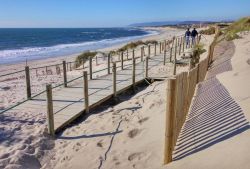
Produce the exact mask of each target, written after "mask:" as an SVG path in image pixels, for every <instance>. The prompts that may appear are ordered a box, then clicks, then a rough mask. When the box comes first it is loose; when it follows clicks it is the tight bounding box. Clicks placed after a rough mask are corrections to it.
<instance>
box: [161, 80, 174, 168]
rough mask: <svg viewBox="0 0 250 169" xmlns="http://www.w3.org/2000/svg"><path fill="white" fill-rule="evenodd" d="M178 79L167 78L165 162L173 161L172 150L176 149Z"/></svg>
mask: <svg viewBox="0 0 250 169" xmlns="http://www.w3.org/2000/svg"><path fill="white" fill-rule="evenodd" d="M176 86H177V84H176V79H168V80H167V105H166V122H165V125H166V127H165V147H164V164H168V163H170V162H171V161H172V152H173V150H174V124H175V109H176V106H175V105H176V91H177V87H176Z"/></svg>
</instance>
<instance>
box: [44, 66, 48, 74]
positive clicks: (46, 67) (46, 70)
mask: <svg viewBox="0 0 250 169" xmlns="http://www.w3.org/2000/svg"><path fill="white" fill-rule="evenodd" d="M45 72H46V75H48V66H45Z"/></svg>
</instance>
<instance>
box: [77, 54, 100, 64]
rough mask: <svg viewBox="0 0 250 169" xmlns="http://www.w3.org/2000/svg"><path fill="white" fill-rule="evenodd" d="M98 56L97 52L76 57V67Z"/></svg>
mask: <svg viewBox="0 0 250 169" xmlns="http://www.w3.org/2000/svg"><path fill="white" fill-rule="evenodd" d="M96 54H97V52H90V51H87V52H84V53H81V54H80V55H78V56H77V57H76V60H75V67H79V66H81V65H82V64H83V63H85V62H86V61H87V60H88V59H89V57H92V58H93V57H95V56H96Z"/></svg>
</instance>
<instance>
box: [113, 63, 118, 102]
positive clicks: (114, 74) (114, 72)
mask: <svg viewBox="0 0 250 169" xmlns="http://www.w3.org/2000/svg"><path fill="white" fill-rule="evenodd" d="M113 96H114V97H116V96H117V94H116V63H115V62H114V63H113Z"/></svg>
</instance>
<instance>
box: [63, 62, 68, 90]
mask: <svg viewBox="0 0 250 169" xmlns="http://www.w3.org/2000/svg"><path fill="white" fill-rule="evenodd" d="M63 84H64V87H67V86H68V84H67V70H66V61H65V60H64V61H63Z"/></svg>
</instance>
